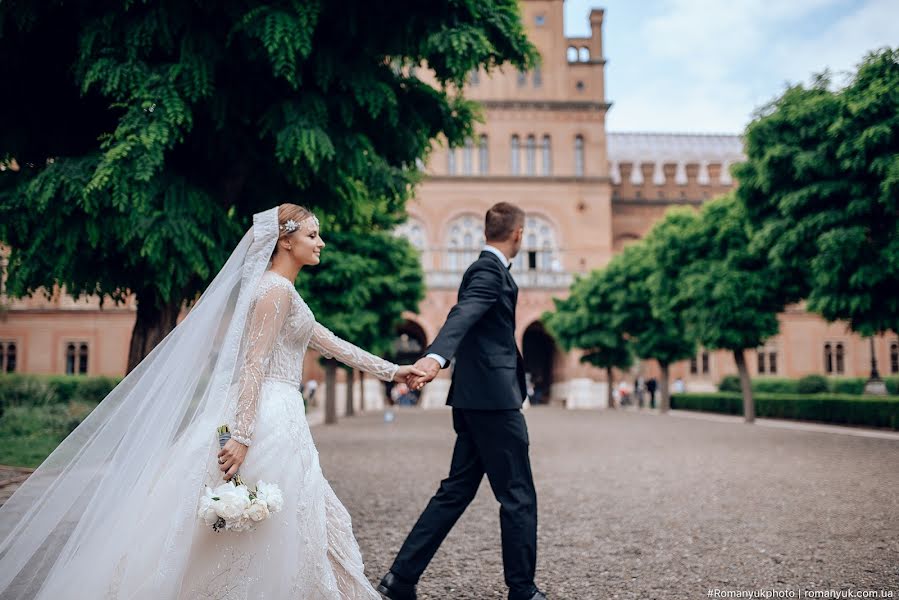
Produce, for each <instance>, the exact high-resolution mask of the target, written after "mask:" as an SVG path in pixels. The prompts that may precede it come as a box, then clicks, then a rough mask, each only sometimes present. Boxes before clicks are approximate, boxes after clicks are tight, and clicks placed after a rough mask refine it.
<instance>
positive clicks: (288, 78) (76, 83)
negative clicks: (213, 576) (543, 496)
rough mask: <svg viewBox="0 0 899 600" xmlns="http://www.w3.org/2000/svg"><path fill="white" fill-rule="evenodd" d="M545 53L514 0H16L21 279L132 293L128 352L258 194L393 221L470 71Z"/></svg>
mask: <svg viewBox="0 0 899 600" xmlns="http://www.w3.org/2000/svg"><path fill="white" fill-rule="evenodd" d="M23 57H26V59H23ZM536 58H537V53H536V50H535V49H534V47H533V46H532V45H531V44H530V43H529V42H528V41H527V38H526V36H525V31H524V27H523V25H522V23H521V20H520V14H519V7H518V4H517V2H515V1H514V0H484V1H482V2H463V3H459V2H453V3H442V2H441V3H431V2H418V1H415V2H413V1H402V0H399V1H395V2H390V3H381V4H375V5H373V4H372V3H371V2H362V1H360V0H352V1H348V2H320V1H319V2H316V1H303V2H299V1H289V0H288V1H284V2H250V3H247V2H235V1H233V0H225V1H223V2H217V3H197V2H188V3H184V2H167V1H163V0H155V1H153V0H151V1H147V2H119V3H115V2H113V3H90V2H62V1H59V0H53V1H49V2H31V3H18V2H17V3H9V2H7V3H0V80H2V81H3V82H4V83H5V84H6V85H5V90H4V93H3V94H0V124H2V126H0V167H2V168H0V240H2V241H3V242H5V243H7V244H8V245H9V246H10V247H11V249H12V250H11V255H10V257H9V270H8V282H7V290H8V293H9V294H10V295H13V296H24V295H28V294H32V293H34V292H35V291H37V290H38V289H40V288H43V289H45V290H51V289H52V288H53V286H54V284H59V285H62V286H64V288H65V290H66V291H67V292H68V293H70V294H73V295H75V296H78V295H81V294H97V295H100V296H101V297H103V296H104V295H106V296H109V297H111V298H112V299H113V300H114V301H121V300H123V299H125V298H126V297H128V296H129V295H130V294H134V295H135V297H136V299H137V307H138V308H137V322H136V323H135V326H134V332H133V335H132V344H131V352H130V355H129V361H128V364H129V370H130V369H131V368H133V367H134V365H136V364H137V362H139V361H140V360H141V359H142V358H143V357H144V356H145V355H146V354H147V353H148V352H149V351H150V350H151V349H152V348H153V347H154V346H155V344H156V343H157V342H158V341H159V340H160V339H161V338H162V337H164V336H165V335H166V334H167V333H168V332H169V331H170V330H171V329H172V328H173V327H174V325H175V320H176V317H177V315H178V313H179V311H180V310H181V308H182V307H183V306H184V304H185V303H187V304H190V302H192V301H193V300H194V299H195V298H196V296H197V294H198V293H199V292H200V291H201V290H203V289H204V288H205V286H206V285H207V284H208V282H209V280H210V279H211V277H212V276H213V274H214V273H215V272H216V271H217V269H218V268H219V267H220V265H221V264H222V263H223V262H224V260H225V259H226V257H227V253H228V251H229V250H230V249H231V248H233V247H234V245H235V244H236V242H237V240H238V239H239V236H240V234H241V233H242V232H243V231H244V230H245V228H246V227H247V226H248V225H249V223H250V217H251V215H252V214H253V213H254V212H257V211H259V210H262V209H266V208H269V207H271V206H272V205H273V204H277V203H280V202H284V201H297V202H300V203H304V204H307V205H309V206H310V207H311V208H315V209H321V212H322V213H323V214H328V215H331V216H332V217H333V218H334V220H335V222H337V223H340V224H341V225H344V226H347V227H356V228H358V229H359V230H361V231H368V230H379V229H380V230H386V229H390V228H392V227H393V226H394V225H395V224H397V223H398V222H400V221H401V220H402V218H403V213H404V207H405V201H406V200H407V199H408V198H409V197H410V196H411V194H412V193H413V188H414V184H415V183H416V182H417V181H418V179H419V177H420V173H419V169H418V167H417V161H419V160H422V159H425V158H426V157H427V154H428V151H429V149H430V148H431V145H432V143H433V140H434V139H435V138H437V137H438V136H443V137H445V138H447V139H448V140H449V142H450V143H453V144H459V143H461V142H462V140H463V139H464V138H465V137H466V136H467V135H469V134H470V132H471V130H472V123H473V121H474V120H475V118H476V117H477V107H476V105H475V104H474V103H472V102H470V101H467V100H465V99H464V98H463V97H462V96H461V95H460V93H459V92H458V91H457V90H459V89H461V85H462V83H463V82H464V80H465V78H466V76H467V75H468V73H470V72H471V71H472V70H473V69H476V68H483V69H487V70H488V71H489V70H491V69H493V68H495V67H497V66H498V65H500V64H501V63H504V62H506V61H509V62H511V63H512V64H514V65H515V66H516V67H518V68H521V69H526V68H528V67H529V66H530V65H531V64H533V63H534V62H535V60H536ZM418 65H422V66H425V65H426V66H427V67H428V69H429V71H430V72H431V73H433V75H434V77H435V78H436V82H437V85H436V87H435V86H432V85H430V84H428V83H426V82H424V81H422V80H420V79H419V78H418V77H416V75H415V69H414V68H413V67H415V66H418Z"/></svg>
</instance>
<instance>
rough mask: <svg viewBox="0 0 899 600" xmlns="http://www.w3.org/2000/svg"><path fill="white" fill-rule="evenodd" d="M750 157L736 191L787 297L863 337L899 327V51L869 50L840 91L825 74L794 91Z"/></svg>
mask: <svg viewBox="0 0 899 600" xmlns="http://www.w3.org/2000/svg"><path fill="white" fill-rule="evenodd" d="M746 153H747V160H746V162H745V163H743V164H741V165H738V166H736V167H735V169H734V173H735V174H736V176H737V177H738V178H739V180H740V187H739V188H738V189H737V195H738V197H739V198H740V200H741V201H742V202H743V203H744V205H745V206H746V210H747V213H748V215H749V218H750V220H751V221H752V223H753V224H754V226H755V227H756V228H757V230H758V234H757V241H756V245H757V246H758V247H759V248H764V249H765V250H766V252H767V256H768V257H769V259H770V261H771V265H772V266H773V267H775V268H778V269H782V270H784V271H785V273H786V275H787V276H785V277H780V278H779V280H780V281H781V282H782V283H783V284H784V285H783V288H782V300H783V301H784V302H794V301H797V300H800V299H802V298H806V299H807V301H808V308H809V309H810V310H812V311H815V312H818V313H820V314H821V315H822V316H823V317H824V318H825V319H827V320H828V321H836V320H845V321H848V323H849V325H850V327H851V328H852V329H853V330H854V331H856V332H857V333H859V334H861V335H863V336H873V335H876V334H880V333H884V332H886V331H889V330H893V331H897V330H899V50H891V49H884V50H881V51H878V52H875V53H872V54H869V55H868V56H867V57H866V58H865V59H864V61H863V62H862V63H861V65H860V66H859V69H858V71H857V73H856V74H855V75H854V77H853V78H852V80H851V81H850V82H849V83H848V85H847V86H846V87H844V88H843V89H839V90H833V89H832V85H831V82H830V80H829V78H828V77H827V76H826V75H822V76H819V77H817V78H816V80H815V81H814V83H813V84H812V85H811V86H809V87H805V86H801V85H797V86H793V87H791V88H790V89H788V90H787V91H786V92H785V93H784V94H783V95H782V96H781V97H779V98H778V99H776V100H775V101H774V102H772V103H771V104H770V105H769V106H767V107H765V108H764V109H763V110H762V111H761V112H760V114H759V115H758V117H757V118H756V119H755V120H754V121H753V122H752V123H751V124H750V125H749V127H748V128H747V131H746ZM872 351H873V340H872ZM873 359H874V356H873V352H872V379H873V378H874V377H875V376H876V364H875V362H874V360H873Z"/></svg>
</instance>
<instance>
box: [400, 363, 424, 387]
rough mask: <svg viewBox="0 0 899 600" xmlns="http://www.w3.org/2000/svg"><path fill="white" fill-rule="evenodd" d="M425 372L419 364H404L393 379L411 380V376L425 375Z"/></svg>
mask: <svg viewBox="0 0 899 600" xmlns="http://www.w3.org/2000/svg"><path fill="white" fill-rule="evenodd" d="M424 376H425V372H424V371H422V370H421V369H419V368H417V365H403V366H401V367H400V368H399V369H397V371H396V375H394V376H393V380H394V381H395V382H397V383H400V382H402V381H406V382H408V381H409V378H410V377H424Z"/></svg>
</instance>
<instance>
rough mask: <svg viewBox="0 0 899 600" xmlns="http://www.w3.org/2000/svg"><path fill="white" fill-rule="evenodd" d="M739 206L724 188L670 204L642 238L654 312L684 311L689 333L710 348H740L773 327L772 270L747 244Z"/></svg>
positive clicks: (775, 327)
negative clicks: (688, 203) (687, 204)
mask: <svg viewBox="0 0 899 600" xmlns="http://www.w3.org/2000/svg"><path fill="white" fill-rule="evenodd" d="M749 242H750V231H749V227H748V222H747V220H746V217H745V212H744V209H743V206H742V205H741V204H740V203H739V202H738V201H737V200H736V199H735V198H734V197H733V196H724V197H722V198H718V199H716V200H712V201H710V202H708V203H706V204H705V205H704V206H703V207H702V210H701V211H700V212H699V213H698V214H697V213H696V212H694V211H693V210H692V209H677V210H673V211H669V212H668V213H667V214H666V216H665V218H664V219H663V220H662V221H660V222H659V223H658V224H657V225H656V227H654V228H653V230H652V231H651V233H650V234H649V237H648V238H647V243H648V245H649V248H650V252H651V254H652V257H653V259H654V260H655V261H656V264H657V265H658V268H657V269H656V270H655V271H654V272H653V273H652V275H651V278H650V281H651V286H652V288H653V289H654V290H657V291H658V293H655V294H653V295H652V303H653V312H654V314H657V315H659V316H665V315H668V316H669V318H673V315H678V314H680V315H683V322H684V324H685V327H686V334H687V337H689V338H692V339H695V340H696V341H697V342H698V343H699V344H701V345H702V346H704V347H706V348H710V349H726V350H742V349H745V348H753V347H756V346H759V345H760V344H762V343H763V342H764V341H765V340H766V339H767V338H768V337H770V336H772V335H774V334H776V333H777V330H778V321H777V309H778V305H777V293H778V292H777V290H778V281H777V278H776V275H775V274H774V273H772V272H771V271H769V270H768V268H767V266H766V264H765V263H766V261H765V259H764V257H762V256H759V255H757V254H755V253H752V252H750V250H749Z"/></svg>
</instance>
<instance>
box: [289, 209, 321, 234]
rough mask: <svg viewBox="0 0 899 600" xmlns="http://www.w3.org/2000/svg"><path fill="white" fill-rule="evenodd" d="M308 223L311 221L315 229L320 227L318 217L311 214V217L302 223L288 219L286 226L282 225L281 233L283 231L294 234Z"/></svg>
mask: <svg viewBox="0 0 899 600" xmlns="http://www.w3.org/2000/svg"><path fill="white" fill-rule="evenodd" d="M307 221H311V224H312V226H313V227H318V226H319V222H318V217H316V216H315V215H313V214H311V213H310V214H309V216H308V217H306V218H305V219H303V220H302V221H294V220H293V219H287V221H285V222H284V224H283V225H281V231H283V232H284V233H293V232H294V231H296V230H297V229H299V228H300V226H301V225H302V224H303V223H306V222H307Z"/></svg>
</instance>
